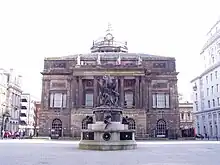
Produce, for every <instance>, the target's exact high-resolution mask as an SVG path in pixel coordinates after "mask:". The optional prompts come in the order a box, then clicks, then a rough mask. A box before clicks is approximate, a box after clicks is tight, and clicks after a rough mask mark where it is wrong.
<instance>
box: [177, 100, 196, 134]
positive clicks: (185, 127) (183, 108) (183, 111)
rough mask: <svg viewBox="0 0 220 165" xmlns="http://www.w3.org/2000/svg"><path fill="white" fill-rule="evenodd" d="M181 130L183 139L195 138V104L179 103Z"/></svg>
mask: <svg viewBox="0 0 220 165" xmlns="http://www.w3.org/2000/svg"><path fill="white" fill-rule="evenodd" d="M179 111H180V130H181V136H182V137H193V136H194V135H195V134H194V132H195V130H194V123H193V103H189V102H181V103H179Z"/></svg>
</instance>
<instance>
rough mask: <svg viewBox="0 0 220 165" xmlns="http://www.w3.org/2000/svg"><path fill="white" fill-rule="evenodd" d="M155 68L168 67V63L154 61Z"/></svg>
mask: <svg viewBox="0 0 220 165" xmlns="http://www.w3.org/2000/svg"><path fill="white" fill-rule="evenodd" d="M153 68H166V63H165V62H163V63H153Z"/></svg>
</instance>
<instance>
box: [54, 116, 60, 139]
mask: <svg viewBox="0 0 220 165" xmlns="http://www.w3.org/2000/svg"><path fill="white" fill-rule="evenodd" d="M52 130H53V131H54V132H55V133H56V134H58V135H59V137H61V136H62V121H61V120H60V119H54V120H53V122H52Z"/></svg>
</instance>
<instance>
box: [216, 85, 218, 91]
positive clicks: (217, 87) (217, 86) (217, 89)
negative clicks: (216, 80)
mask: <svg viewBox="0 0 220 165" xmlns="http://www.w3.org/2000/svg"><path fill="white" fill-rule="evenodd" d="M216 92H218V84H216Z"/></svg>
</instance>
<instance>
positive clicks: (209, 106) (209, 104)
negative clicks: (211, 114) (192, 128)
mask: <svg viewBox="0 0 220 165" xmlns="http://www.w3.org/2000/svg"><path fill="white" fill-rule="evenodd" d="M208 108H211V103H210V100H208Z"/></svg>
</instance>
